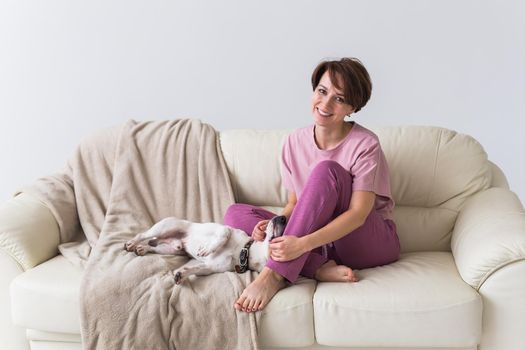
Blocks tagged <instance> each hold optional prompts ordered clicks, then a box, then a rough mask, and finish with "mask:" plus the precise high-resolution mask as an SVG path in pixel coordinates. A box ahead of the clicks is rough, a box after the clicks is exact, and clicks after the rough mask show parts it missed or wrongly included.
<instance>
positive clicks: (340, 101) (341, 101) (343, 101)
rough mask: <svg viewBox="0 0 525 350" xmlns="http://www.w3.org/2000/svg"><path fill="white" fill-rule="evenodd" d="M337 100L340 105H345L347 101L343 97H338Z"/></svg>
mask: <svg viewBox="0 0 525 350" xmlns="http://www.w3.org/2000/svg"><path fill="white" fill-rule="evenodd" d="M335 100H336V101H337V102H339V103H345V100H344V98H342V97H336V98H335Z"/></svg>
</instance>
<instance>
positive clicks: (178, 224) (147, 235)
mask: <svg viewBox="0 0 525 350" xmlns="http://www.w3.org/2000/svg"><path fill="white" fill-rule="evenodd" d="M185 225H187V224H186V223H185V221H183V220H179V219H176V218H171V217H170V218H165V219H162V220H161V221H159V222H157V223H156V224H155V225H153V226H151V228H150V229H149V230H147V231H145V232H141V233H139V234H137V235H136V236H135V237H134V238H133V239H131V240H129V241H127V242H126V244H125V245H124V249H126V250H127V251H128V252H132V251H135V249H136V247H137V245H138V244H140V242H142V241H145V240H147V239H151V238H154V237H157V238H161V237H165V236H166V237H168V236H170V234H172V233H173V232H176V231H177V230H184V228H185Z"/></svg>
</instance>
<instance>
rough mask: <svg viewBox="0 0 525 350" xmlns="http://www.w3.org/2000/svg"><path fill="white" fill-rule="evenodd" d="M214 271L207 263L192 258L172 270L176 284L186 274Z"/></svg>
mask: <svg viewBox="0 0 525 350" xmlns="http://www.w3.org/2000/svg"><path fill="white" fill-rule="evenodd" d="M214 272H219V271H215V270H214V269H212V268H210V267H209V266H208V265H206V264H205V263H203V262H202V261H199V260H195V259H192V260H190V261H188V262H187V263H186V264H184V265H182V266H181V267H179V268H178V269H177V270H175V271H173V276H174V278H175V283H176V284H181V283H182V281H184V280H185V279H186V278H187V277H188V276H191V275H198V276H202V275H209V274H212V273H214Z"/></svg>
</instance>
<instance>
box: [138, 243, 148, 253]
mask: <svg viewBox="0 0 525 350" xmlns="http://www.w3.org/2000/svg"><path fill="white" fill-rule="evenodd" d="M147 252H149V246H148V245H144V244H139V245H137V246H136V247H135V254H137V255H140V256H142V255H145V254H146V253H147Z"/></svg>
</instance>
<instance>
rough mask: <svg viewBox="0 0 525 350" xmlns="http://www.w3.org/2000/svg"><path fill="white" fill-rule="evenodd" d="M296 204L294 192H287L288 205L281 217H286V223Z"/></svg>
mask: <svg viewBox="0 0 525 350" xmlns="http://www.w3.org/2000/svg"><path fill="white" fill-rule="evenodd" d="M296 204H297V196H296V195H295V192H291V191H290V192H288V203H287V204H286V206H285V207H284V209H283V212H282V213H281V215H284V216H286V221H288V220H290V215H292V211H293V208H295V205H296Z"/></svg>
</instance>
